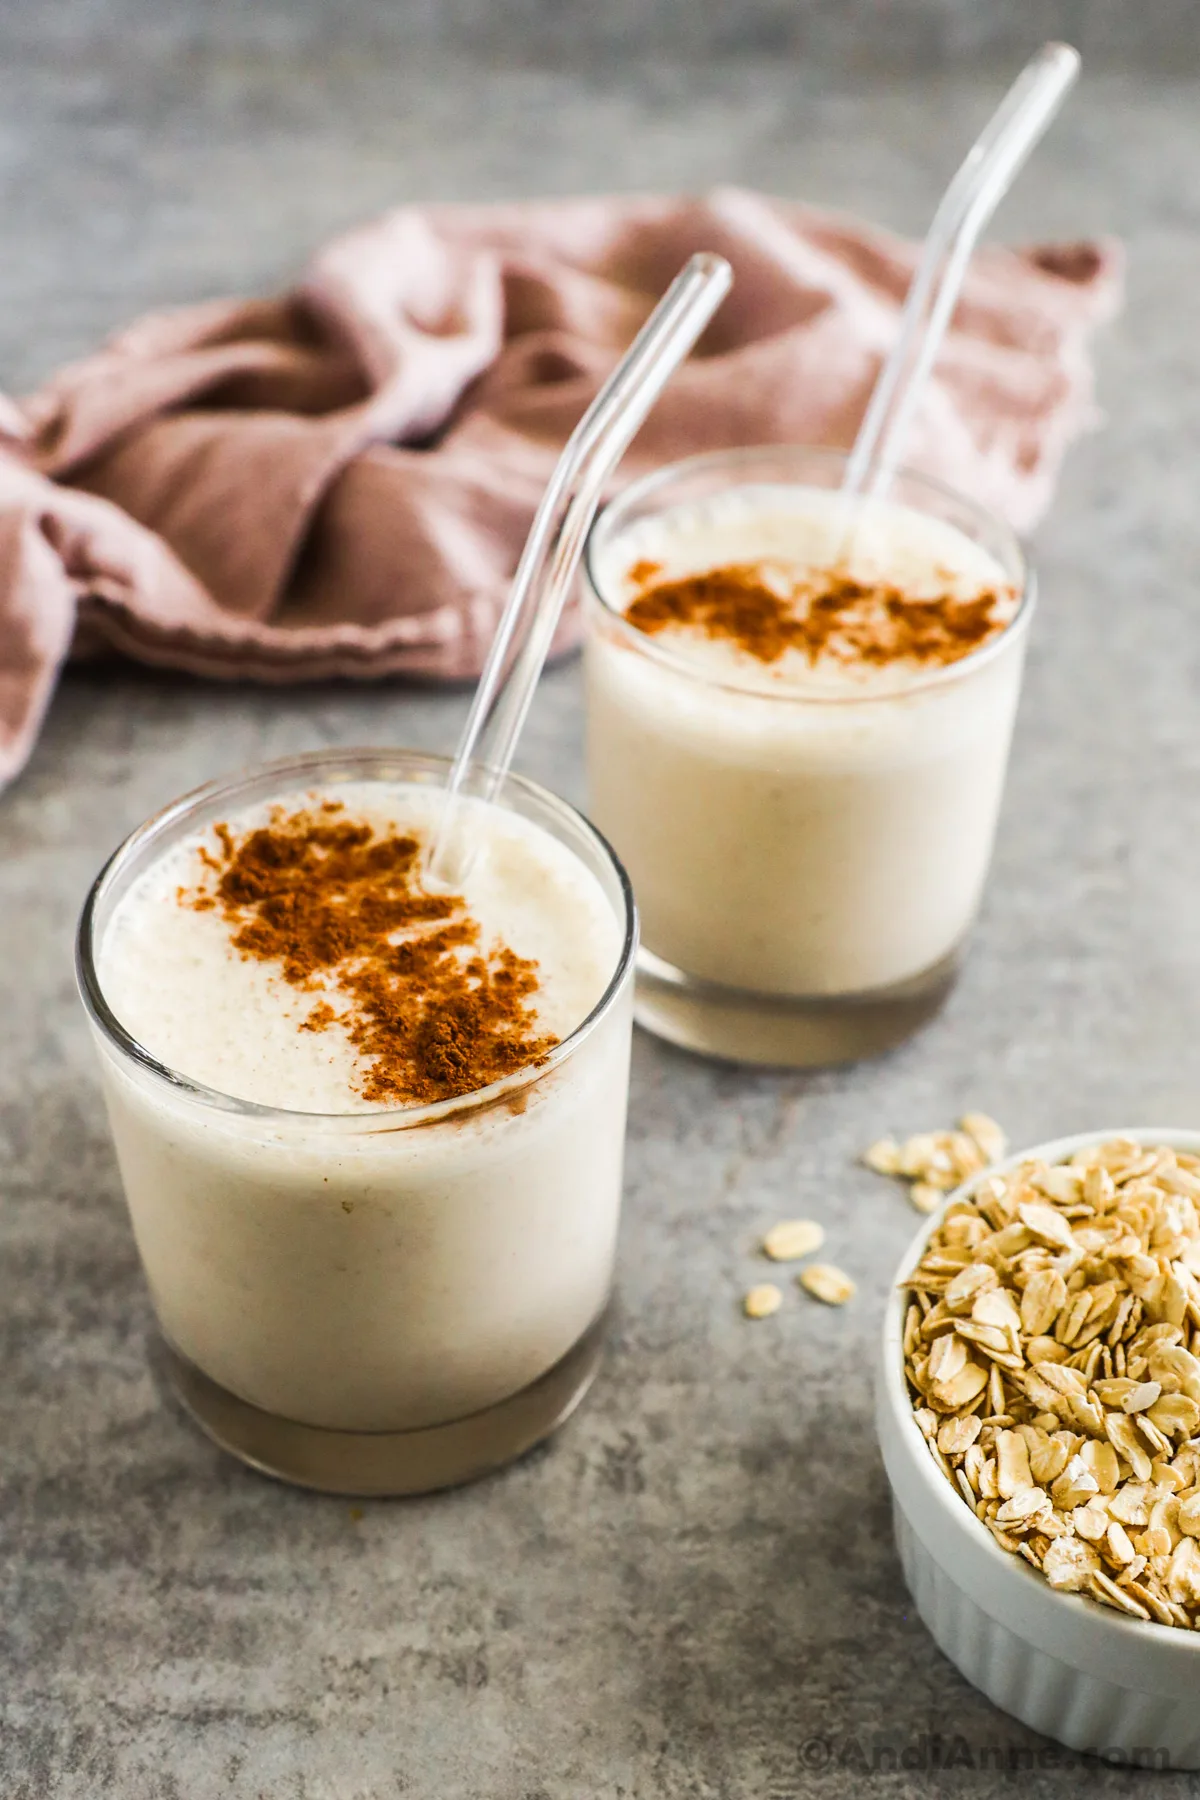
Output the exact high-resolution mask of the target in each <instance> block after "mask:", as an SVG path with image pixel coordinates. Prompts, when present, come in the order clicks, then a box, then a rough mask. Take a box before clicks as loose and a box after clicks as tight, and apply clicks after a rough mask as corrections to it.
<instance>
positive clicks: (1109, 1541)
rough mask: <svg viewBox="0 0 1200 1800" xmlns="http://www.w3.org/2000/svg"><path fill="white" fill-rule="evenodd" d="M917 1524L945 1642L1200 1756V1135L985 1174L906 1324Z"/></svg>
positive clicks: (1073, 1732)
mask: <svg viewBox="0 0 1200 1800" xmlns="http://www.w3.org/2000/svg"><path fill="white" fill-rule="evenodd" d="M882 1351H883V1355H882V1366H881V1370H880V1376H879V1380H878V1383H877V1418H878V1427H879V1437H880V1445H881V1448H882V1451H883V1459H884V1464H885V1466H886V1469H887V1474H888V1479H889V1481H890V1483H891V1487H892V1497H893V1507H894V1517H895V1529H896V1542H897V1547H898V1549H899V1552H900V1559H901V1562H902V1564H903V1567H904V1575H905V1580H906V1582H907V1584H908V1588H909V1592H910V1593H911V1594H912V1597H913V1600H914V1601H915V1603H916V1607H917V1610H918V1612H919V1613H920V1616H921V1618H922V1619H923V1620H924V1622H925V1624H926V1625H927V1626H928V1627H929V1630H930V1631H931V1632H932V1634H933V1636H934V1638H935V1639H936V1641H937V1643H938V1645H939V1647H940V1648H941V1650H942V1651H943V1652H944V1653H945V1654H946V1655H947V1656H948V1657H949V1658H950V1660H951V1662H953V1663H954V1664H955V1666H956V1667H957V1668H958V1669H959V1671H960V1672H961V1673H962V1674H963V1675H964V1676H965V1677H966V1679H967V1680H968V1681H970V1682H971V1683H972V1684H973V1685H974V1686H975V1687H977V1688H979V1689H980V1690H981V1691H982V1692H983V1693H985V1694H986V1695H987V1696H988V1698H989V1699H991V1700H992V1701H994V1702H995V1704H996V1705H997V1706H1000V1707H1002V1708H1003V1709H1004V1710H1005V1711H1006V1712H1009V1713H1012V1714H1014V1715H1015V1716H1016V1717H1017V1718H1019V1719H1021V1720H1022V1721H1023V1722H1024V1723H1025V1724H1027V1725H1029V1726H1032V1727H1033V1728H1034V1729H1035V1730H1037V1731H1041V1732H1044V1733H1045V1734H1046V1735H1047V1736H1048V1737H1052V1738H1056V1739H1057V1740H1058V1741H1059V1742H1061V1743H1063V1744H1067V1745H1069V1746H1070V1747H1071V1748H1072V1749H1075V1750H1084V1751H1092V1752H1094V1753H1096V1754H1098V1755H1101V1756H1102V1757H1104V1758H1105V1759H1106V1760H1108V1761H1113V1762H1116V1761H1121V1762H1129V1763H1135V1764H1149V1765H1150V1766H1153V1767H1158V1768H1163V1767H1171V1768H1180V1769H1196V1768H1200V1132H1184V1131H1166V1130H1129V1131H1122V1132H1119V1133H1113V1134H1111V1135H1101V1134H1098V1133H1089V1134H1088V1135H1086V1136H1080V1137H1072V1138H1063V1139H1061V1140H1059V1141H1058V1142H1055V1143H1049V1144H1042V1145H1039V1146H1037V1147H1036V1148H1034V1149H1032V1150H1029V1151H1026V1152H1024V1153H1023V1154H1022V1155H1019V1156H1015V1157H1011V1158H1009V1159H1008V1160H1007V1161H1005V1162H1003V1163H1000V1164H998V1165H996V1166H994V1167H992V1168H989V1169H987V1170H985V1171H984V1172H982V1173H980V1174H977V1175H974V1176H972V1177H971V1179H970V1180H968V1181H967V1182H966V1183H964V1185H963V1186H961V1187H959V1188H957V1189H956V1190H955V1191H954V1192H953V1193H951V1194H949V1195H948V1196H947V1198H946V1200H945V1203H944V1204H943V1205H942V1207H941V1208H940V1210H939V1211H938V1212H937V1213H936V1214H934V1215H933V1216H932V1217H931V1219H930V1221H929V1222H928V1223H926V1224H925V1225H923V1227H922V1229H921V1231H920V1233H919V1235H918V1237H917V1238H916V1240H915V1241H914V1243H913V1244H912V1245H911V1246H910V1249H909V1251H908V1253H907V1254H906V1256H905V1258H904V1261H903V1264H902V1265H901V1269H900V1271H899V1275H898V1279H897V1284H896V1291H895V1293H894V1295H893V1297H892V1299H891V1301H890V1302H889V1306H888V1311H887V1317H886V1320H885V1324H884V1333H883V1346H882Z"/></svg>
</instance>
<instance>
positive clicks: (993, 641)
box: [583, 444, 1037, 706]
mask: <svg viewBox="0 0 1200 1800" xmlns="http://www.w3.org/2000/svg"><path fill="white" fill-rule="evenodd" d="M849 454H850V453H849V451H847V450H836V449H832V448H831V447H830V446H829V445H824V444H745V445H738V446H736V447H733V448H731V449H728V450H702V451H700V452H699V453H698V454H697V455H695V456H684V457H680V458H679V460H678V461H676V462H670V463H664V464H663V465H662V467H661V468H658V469H652V470H651V471H650V472H649V474H647V475H641V476H639V477H638V478H637V480H635V481H631V482H630V483H629V485H628V486H627V487H623V488H622V489H621V490H620V492H619V493H617V494H615V495H614V496H613V498H612V499H611V500H609V501H608V502H607V504H606V505H605V506H603V507H602V508H601V510H600V512H599V514H598V515H597V517H596V519H595V520H594V522H593V524H592V528H591V530H590V531H589V532H588V535H587V541H586V543H585V544H584V549H583V568H584V575H585V580H586V585H587V590H588V594H589V595H590V597H591V599H592V600H593V601H594V602H595V604H596V605H597V606H599V607H601V608H602V609H603V612H604V614H605V617H606V618H607V619H609V620H611V621H612V623H613V625H614V626H615V627H616V628H617V629H618V630H619V631H620V632H621V635H622V640H623V641H624V642H626V643H627V644H628V645H629V647H630V648H631V649H633V650H635V651H636V652H637V653H639V654H640V655H643V656H647V657H649V658H650V659H651V660H653V661H657V662H659V663H661V664H662V665H663V666H664V667H666V668H668V669H670V670H671V671H672V672H673V673H674V674H676V675H680V676H683V677H686V678H687V679H689V680H691V681H693V682H696V683H697V684H698V685H701V686H703V687H707V688H712V689H715V690H717V691H719V692H722V693H730V694H743V695H750V696H752V697H753V698H754V699H756V700H769V701H772V702H774V703H775V704H777V705H781V706H873V705H874V706H878V705H883V704H886V703H887V702H888V701H892V700H903V699H907V698H908V697H909V696H910V695H912V694H921V693H925V692H927V691H928V690H929V689H931V688H937V687H945V686H949V685H952V684H953V683H954V682H955V681H957V680H960V679H961V678H962V677H963V676H965V675H967V674H974V673H975V671H976V670H977V669H979V668H981V667H982V666H983V665H984V664H985V663H987V662H989V661H991V660H992V659H993V658H994V657H996V656H998V655H999V654H1000V652H1001V650H1003V649H1006V648H1007V647H1008V646H1009V645H1010V644H1011V643H1012V641H1013V639H1014V638H1015V637H1019V636H1023V635H1024V633H1025V632H1026V631H1027V630H1028V628H1029V622H1030V620H1031V618H1032V617H1033V613H1034V610H1035V607H1036V603H1037V576H1036V572H1035V570H1034V567H1033V564H1032V562H1031V560H1030V558H1029V556H1028V554H1027V553H1026V551H1025V548H1024V546H1023V544H1022V543H1021V540H1020V538H1019V537H1018V536H1017V533H1016V532H1015V531H1014V530H1013V528H1012V526H1011V525H1009V524H1008V523H1007V522H1006V521H1005V520H1004V519H1002V518H1001V517H1000V516H999V514H998V513H995V512H993V511H992V510H991V508H990V507H987V506H985V505H984V504H983V503H982V501H979V500H974V499H972V498H971V496H970V495H969V494H964V493H962V492H961V491H960V490H959V489H958V488H955V487H951V486H950V484H949V482H945V481H940V480H939V479H938V478H937V477H936V476H934V475H926V474H924V473H923V472H922V471H921V470H920V469H911V468H909V467H907V466H903V467H901V468H899V469H897V471H896V473H895V476H894V481H895V482H896V483H905V482H909V483H912V484H914V485H915V486H916V487H917V488H926V489H928V490H929V491H930V492H932V493H935V494H937V495H939V496H941V497H942V498H944V499H946V500H950V501H953V502H954V504H955V505H956V506H960V507H963V508H965V509H966V510H967V511H968V512H970V513H973V514H974V515H975V517H976V518H977V519H980V520H982V521H985V522H986V523H987V524H988V525H990V526H992V527H994V528H995V529H996V530H998V531H999V533H1000V534H1001V536H1002V537H1003V538H1004V539H1005V540H1006V549H1007V551H1008V553H1009V554H1010V555H1011V557H1012V559H1013V562H1014V563H1015V565H1016V566H1017V568H1018V569H1019V571H1020V577H1019V579H1020V600H1019V602H1018V605H1017V610H1016V612H1015V613H1014V614H1013V616H1012V618H1011V619H1010V620H1009V621H1008V623H1007V625H1005V627H1004V629H1003V630H1002V631H1001V632H999V633H998V635H997V636H996V637H994V638H989V640H988V642H987V643H986V644H982V645H981V646H980V648H979V649H978V650H972V651H970V652H969V653H968V654H967V655H966V656H962V657H959V659H958V661H957V662H952V663H946V664H944V665H943V666H942V667H941V668H937V669H931V670H930V671H929V673H928V674H925V675H921V676H918V677H917V678H916V679H915V680H913V681H910V682H908V683H906V685H905V686H904V687H902V688H894V689H891V690H888V691H886V692H880V693H873V694H818V693H813V694H803V693H795V692H788V691H786V690H782V691H781V690H780V689H779V688H772V687H767V686H765V685H761V686H760V685H756V684H755V683H754V682H752V681H739V680H731V679H728V678H725V677H716V676H713V675H712V674H710V673H709V672H708V671H707V670H705V669H702V668H699V667H697V665H696V664H695V663H693V662H690V661H689V660H688V659H687V657H686V656H683V655H681V654H680V653H679V652H678V651H675V650H671V649H669V648H668V647H666V646H665V645H664V644H663V643H662V642H661V640H660V639H658V638H656V637H651V636H650V635H649V634H648V633H647V632H644V631H639V630H638V628H637V626H636V625H631V624H630V622H629V620H628V619H627V618H626V616H625V614H624V613H623V612H621V611H620V610H619V608H618V607H617V605H616V604H615V602H614V601H613V600H612V599H610V598H609V596H608V595H607V594H605V593H604V592H603V590H602V587H601V584H600V582H599V580H598V579H597V575H596V568H595V549H596V545H597V543H598V542H603V541H604V540H605V538H606V536H609V535H611V534H612V533H613V532H614V531H617V530H619V529H620V525H621V523H622V519H623V515H624V514H625V513H627V512H628V511H629V509H630V508H631V507H632V506H634V505H636V504H637V502H638V501H640V500H644V499H645V498H646V497H647V496H650V497H653V495H654V493H655V492H656V490H657V489H659V488H662V487H666V486H668V485H669V484H670V483H671V482H672V481H673V480H675V479H676V478H677V477H678V476H680V475H684V474H690V473H693V472H697V473H699V472H702V471H703V470H704V469H706V468H713V469H716V468H721V467H722V466H725V467H731V468H734V469H736V468H738V467H745V468H749V467H752V466H753V465H754V464H755V463H757V462H760V461H762V460H764V459H766V458H769V457H780V458H783V459H787V458H789V457H795V458H800V457H804V458H806V459H809V460H812V461H816V462H824V463H825V464H827V465H828V466H831V467H832V466H836V465H837V464H839V463H840V464H843V465H844V464H845V463H846V462H847V461H848V460H849ZM796 485H797V486H804V485H805V484H804V483H803V481H799V480H798V481H797V483H796ZM822 491H828V492H830V493H836V492H838V491H839V490H837V489H836V488H831V489H828V490H822ZM890 497H891V496H890V495H885V496H884V498H890ZM896 503H897V504H898V505H904V504H906V502H905V501H903V500H901V501H897V502H896ZM910 510H911V511H914V512H919V511H920V510H921V508H920V507H919V506H913V507H911V508H910ZM931 516H934V515H931ZM947 522H948V521H947Z"/></svg>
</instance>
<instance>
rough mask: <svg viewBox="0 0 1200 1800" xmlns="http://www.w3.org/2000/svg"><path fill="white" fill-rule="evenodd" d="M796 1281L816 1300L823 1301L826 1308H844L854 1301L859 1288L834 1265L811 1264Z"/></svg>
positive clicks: (801, 1272)
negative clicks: (849, 1301) (847, 1303)
mask: <svg viewBox="0 0 1200 1800" xmlns="http://www.w3.org/2000/svg"><path fill="white" fill-rule="evenodd" d="M796 1280H797V1281H798V1282H799V1283H800V1286H801V1287H802V1288H805V1289H806V1290H807V1291H808V1292H809V1293H810V1294H812V1296H813V1297H814V1299H817V1300H823V1301H824V1302H825V1304H826V1306H844V1305H845V1304H846V1302H847V1300H853V1298H854V1296H855V1294H856V1293H857V1291H858V1290H857V1288H856V1287H855V1285H854V1283H853V1282H852V1281H851V1279H850V1277H849V1276H848V1275H846V1274H844V1273H843V1272H842V1270H841V1269H837V1268H835V1267H834V1265H833V1264H832V1263H809V1265H808V1267H807V1269H802V1270H801V1271H800V1273H799V1275H797V1277H796Z"/></svg>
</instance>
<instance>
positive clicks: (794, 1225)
mask: <svg viewBox="0 0 1200 1800" xmlns="http://www.w3.org/2000/svg"><path fill="white" fill-rule="evenodd" d="M824 1242H825V1231H824V1228H823V1227H822V1226H820V1225H818V1224H817V1221H816V1220H815V1219H781V1220H780V1222H779V1224H778V1225H772V1227H771V1229H770V1231H768V1232H767V1235H766V1236H765V1237H764V1238H763V1242H762V1247H763V1251H764V1254H765V1255H767V1256H769V1257H770V1259H771V1261H772V1262H798V1261H799V1259H800V1258H801V1257H802V1256H811V1255H812V1253H813V1251H814V1250H819V1249H820V1248H821V1245H822V1244H823V1243H824Z"/></svg>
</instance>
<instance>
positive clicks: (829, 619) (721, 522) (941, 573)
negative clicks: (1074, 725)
mask: <svg viewBox="0 0 1200 1800" xmlns="http://www.w3.org/2000/svg"><path fill="white" fill-rule="evenodd" d="M845 519H846V514H845V511H844V508H843V504H842V502H841V500H840V497H839V496H838V495H837V494H836V493H831V492H829V491H827V490H822V489H806V488H799V487H797V488H784V487H768V486H762V487H757V486H756V487H744V488H740V489H731V490H729V491H728V492H727V493H725V494H722V495H720V496H718V497H717V498H715V499H713V500H709V501H706V502H704V503H701V504H692V505H686V506H678V507H674V508H671V509H670V510H668V511H667V512H664V513H662V514H659V515H657V516H655V517H653V518H649V519H644V520H641V521H639V522H638V523H637V524H636V525H634V526H633V527H631V528H630V529H629V530H628V531H627V532H625V533H623V534H622V535H621V537H620V538H619V539H618V540H617V542H616V543H615V544H614V545H613V546H611V548H610V550H609V553H608V558H609V568H610V570H611V571H612V572H613V573H615V575H616V592H617V594H618V595H619V596H620V603H621V607H622V610H623V612H624V615H625V617H626V618H627V619H628V620H629V622H630V623H631V624H632V625H634V626H636V627H637V629H638V630H639V631H641V632H643V633H645V634H646V635H647V636H650V637H659V638H662V639H663V640H664V642H665V643H667V644H669V646H670V648H671V649H672V650H673V651H675V652H677V653H678V654H681V655H682V656H684V657H685V658H686V660H688V661H689V662H692V663H694V664H696V666H697V667H698V669H701V670H705V671H707V672H708V673H710V674H711V675H713V676H714V677H715V678H718V679H719V678H720V676H721V675H722V674H725V675H727V676H728V675H736V674H737V673H738V672H739V671H741V672H745V671H746V670H747V669H750V670H752V671H753V674H754V678H755V680H756V682H758V681H761V680H764V679H766V680H769V681H772V682H773V683H776V684H778V685H780V686H785V687H788V688H794V689H796V690H798V691H822V690H834V691H836V690H837V689H839V688H841V689H845V688H847V687H853V688H860V689H863V688H865V689H868V690H874V691H887V690H889V689H894V688H897V687H902V686H904V685H906V684H907V683H908V682H910V681H911V680H912V679H913V678H914V676H918V677H919V676H921V675H923V674H926V673H928V672H930V671H931V670H936V669H938V668H944V667H947V666H949V665H950V664H952V663H954V662H957V661H960V660H961V659H962V658H963V657H965V656H969V655H970V654H971V653H972V652H973V651H975V650H978V649H981V648H982V647H983V646H984V645H985V644H987V643H988V642H990V641H991V640H992V639H993V638H996V637H998V636H999V635H1000V634H1001V633H1002V632H1003V631H1004V629H1005V627H1006V626H1007V625H1008V624H1009V623H1010V622H1011V620H1012V618H1013V616H1014V614H1015V612H1016V610H1017V606H1018V600H1019V597H1018V595H1017V594H1016V592H1015V591H1014V589H1013V588H1012V586H1011V584H1010V583H1009V582H1008V581H1007V580H1006V579H1005V576H1004V572H1003V570H1002V569H1001V568H1000V566H999V564H998V563H996V562H995V560H994V559H993V558H992V557H991V556H990V555H988V553H987V552H986V551H984V550H983V549H982V548H981V547H980V546H979V545H977V544H974V543H973V542H972V541H971V540H970V539H969V538H967V537H966V536H965V535H964V534H963V533H961V532H959V531H958V530H956V529H955V528H954V527H953V526H951V525H948V524H947V523H945V522H944V521H942V520H939V519H935V518H932V517H930V516H929V515H927V514H923V513H918V512H916V511H915V510H914V509H912V508H910V507H906V506H901V505H897V504H895V503H893V502H889V501H877V500H873V501H867V502H865V503H863V505H862V508H861V511H860V512H859V514H858V515H857V517H856V520H855V527H854V531H853V534H852V536H851V538H850V541H849V544H848V545H847V542H846V538H847V532H846V525H845ZM611 578H612V577H611V575H610V576H609V580H610V581H611ZM606 585H607V583H606Z"/></svg>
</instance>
